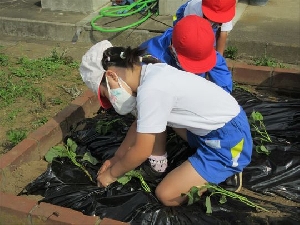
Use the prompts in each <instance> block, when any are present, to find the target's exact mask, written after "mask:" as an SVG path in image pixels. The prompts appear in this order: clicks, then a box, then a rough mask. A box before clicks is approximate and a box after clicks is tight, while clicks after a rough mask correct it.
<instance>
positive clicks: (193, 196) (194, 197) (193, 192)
mask: <svg viewBox="0 0 300 225" xmlns="http://www.w3.org/2000/svg"><path fill="white" fill-rule="evenodd" d="M185 195H186V196H187V198H188V205H191V204H193V203H194V202H197V201H199V200H200V196H201V195H200V196H199V188H198V187H195V186H194V187H192V188H191V189H190V191H189V192H188V193H186V194H185Z"/></svg>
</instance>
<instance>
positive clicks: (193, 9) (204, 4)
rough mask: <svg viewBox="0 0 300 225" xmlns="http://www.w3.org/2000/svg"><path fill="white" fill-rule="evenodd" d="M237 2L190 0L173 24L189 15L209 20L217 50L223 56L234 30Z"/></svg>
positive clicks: (227, 0) (231, 0) (181, 8)
mask: <svg viewBox="0 0 300 225" xmlns="http://www.w3.org/2000/svg"><path fill="white" fill-rule="evenodd" d="M235 5H236V0H190V1H188V2H187V3H185V4H183V5H182V6H180V7H179V9H178V10H177V12H176V17H175V20H174V22H173V25H175V24H176V23H177V22H178V21H179V20H181V19H182V18H183V17H185V16H188V15H198V16H200V17H203V18H205V19H207V20H208V21H209V22H210V23H211V26H212V28H213V30H214V33H215V36H216V43H215V45H216V50H217V51H218V52H219V53H220V54H221V55H223V53H224V50H225V44H226V39H227V35H228V32H229V31H231V30H232V19H233V17H234V15H235Z"/></svg>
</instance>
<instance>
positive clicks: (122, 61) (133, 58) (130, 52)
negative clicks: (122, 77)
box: [102, 47, 145, 70]
mask: <svg viewBox="0 0 300 225" xmlns="http://www.w3.org/2000/svg"><path fill="white" fill-rule="evenodd" d="M144 53H145V50H144V49H140V48H131V47H127V48H124V47H110V48H108V49H106V50H105V51H104V52H103V58H102V66H103V68H104V69H105V70H107V68H108V67H109V66H118V67H123V68H133V66H134V65H140V64H141V56H142V55H143V54H144Z"/></svg>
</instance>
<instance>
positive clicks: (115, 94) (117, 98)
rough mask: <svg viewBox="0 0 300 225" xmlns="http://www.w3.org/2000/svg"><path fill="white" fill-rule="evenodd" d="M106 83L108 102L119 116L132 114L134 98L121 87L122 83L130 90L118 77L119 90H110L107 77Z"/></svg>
mask: <svg viewBox="0 0 300 225" xmlns="http://www.w3.org/2000/svg"><path fill="white" fill-rule="evenodd" d="M120 81H122V82H120ZM106 83H107V89H108V94H109V101H110V102H111V104H112V106H113V107H114V109H115V110H116V112H117V113H118V114H120V115H126V114H128V113H130V112H132V111H133V110H134V109H135V107H136V97H134V96H132V95H131V94H129V93H128V92H127V91H126V89H125V88H124V87H123V86H122V83H124V84H125V85H126V86H127V87H128V88H129V89H130V90H131V88H130V87H129V86H128V85H127V84H126V83H125V82H124V81H123V80H122V79H121V78H120V77H118V83H119V86H120V87H119V88H116V89H110V87H109V84H108V80H107V77H106Z"/></svg>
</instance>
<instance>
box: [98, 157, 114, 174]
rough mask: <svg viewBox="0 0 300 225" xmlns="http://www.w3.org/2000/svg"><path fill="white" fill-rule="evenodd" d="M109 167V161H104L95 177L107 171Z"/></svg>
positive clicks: (110, 164)
mask: <svg viewBox="0 0 300 225" xmlns="http://www.w3.org/2000/svg"><path fill="white" fill-rule="evenodd" d="M111 166H112V163H111V160H110V159H108V160H106V161H105V162H104V163H103V164H102V166H101V168H100V169H99V171H98V173H97V175H99V174H101V173H103V172H105V171H106V170H107V169H109V168H110V167H111Z"/></svg>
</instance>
